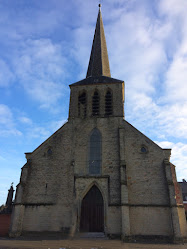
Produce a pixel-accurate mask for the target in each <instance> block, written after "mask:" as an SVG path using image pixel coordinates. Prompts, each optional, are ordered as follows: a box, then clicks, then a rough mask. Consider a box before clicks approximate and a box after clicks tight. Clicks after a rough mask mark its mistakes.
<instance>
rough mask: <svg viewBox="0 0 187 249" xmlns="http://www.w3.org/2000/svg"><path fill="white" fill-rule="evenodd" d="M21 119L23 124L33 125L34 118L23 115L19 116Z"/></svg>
mask: <svg viewBox="0 0 187 249" xmlns="http://www.w3.org/2000/svg"><path fill="white" fill-rule="evenodd" d="M18 119H19V121H20V122H21V123H23V124H27V125H31V124H32V120H31V119H30V118H28V117H25V116H22V117H19V118H18Z"/></svg>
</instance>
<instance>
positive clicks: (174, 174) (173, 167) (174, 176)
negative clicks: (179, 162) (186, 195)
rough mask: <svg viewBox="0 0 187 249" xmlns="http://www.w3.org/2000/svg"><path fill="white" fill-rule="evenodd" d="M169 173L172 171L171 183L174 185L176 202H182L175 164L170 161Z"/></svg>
mask: <svg viewBox="0 0 187 249" xmlns="http://www.w3.org/2000/svg"><path fill="white" fill-rule="evenodd" d="M171 173H172V178H173V183H174V187H175V195H176V201H177V204H183V199H182V192H181V188H180V185H179V184H178V182H177V177H176V172H175V166H174V165H173V164H172V163H171Z"/></svg>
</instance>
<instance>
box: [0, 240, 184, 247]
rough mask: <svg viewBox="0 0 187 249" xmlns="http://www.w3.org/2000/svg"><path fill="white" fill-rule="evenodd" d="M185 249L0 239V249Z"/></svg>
mask: <svg viewBox="0 0 187 249" xmlns="http://www.w3.org/2000/svg"><path fill="white" fill-rule="evenodd" d="M10 248H11V249H27V248H28V249H29V248H30V249H31V248H32V249H43V248H45V249H59V248H60V249H187V244H184V245H178V244H139V243H122V242H121V241H120V240H104V239H97V240H94V239H77V240H41V241H36V240H30V241H29V240H15V239H8V238H0V249H10Z"/></svg>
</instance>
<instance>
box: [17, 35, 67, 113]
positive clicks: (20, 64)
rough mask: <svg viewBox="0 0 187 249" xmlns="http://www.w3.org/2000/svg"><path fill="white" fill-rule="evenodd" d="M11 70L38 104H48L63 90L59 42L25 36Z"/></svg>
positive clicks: (51, 103) (46, 106)
mask: <svg viewBox="0 0 187 249" xmlns="http://www.w3.org/2000/svg"><path fill="white" fill-rule="evenodd" d="M14 66H15V72H16V75H17V77H18V79H19V81H20V83H21V84H22V85H23V87H24V89H25V90H26V92H27V93H28V94H29V95H30V96H31V97H32V98H33V99H34V100H36V101H38V102H40V107H44V108H49V107H51V106H53V105H55V104H56V103H57V101H58V100H59V98H60V97H61V96H63V95H64V94H65V92H66V91H67V89H66V86H64V85H63V80H64V79H65V77H66V75H67V72H65V66H66V59H65V57H63V56H62V49H61V47H60V45H58V44H53V43H52V41H51V40H49V39H40V40H27V41H26V42H25V43H24V44H23V46H22V49H20V50H19V52H18V54H17V57H16V59H15V60H14Z"/></svg>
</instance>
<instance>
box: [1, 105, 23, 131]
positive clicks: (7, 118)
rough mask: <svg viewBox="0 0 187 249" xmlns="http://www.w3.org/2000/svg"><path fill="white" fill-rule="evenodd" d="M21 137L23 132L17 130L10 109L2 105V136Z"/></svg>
mask: <svg viewBox="0 0 187 249" xmlns="http://www.w3.org/2000/svg"><path fill="white" fill-rule="evenodd" d="M11 135H13V136H20V135H22V133H21V131H19V130H17V129H16V125H15V122H14V118H13V114H12V111H11V110H10V108H9V107H8V106H6V105H2V104H0V136H11Z"/></svg>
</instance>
